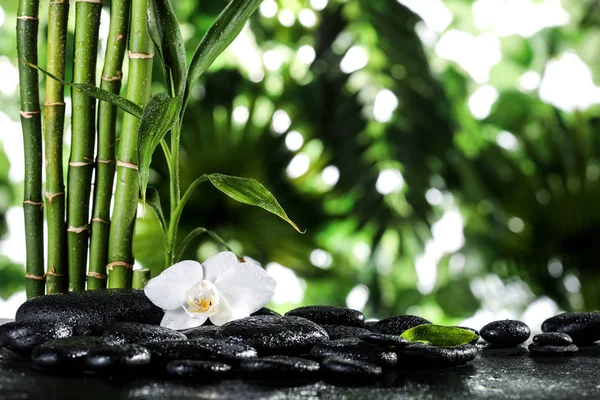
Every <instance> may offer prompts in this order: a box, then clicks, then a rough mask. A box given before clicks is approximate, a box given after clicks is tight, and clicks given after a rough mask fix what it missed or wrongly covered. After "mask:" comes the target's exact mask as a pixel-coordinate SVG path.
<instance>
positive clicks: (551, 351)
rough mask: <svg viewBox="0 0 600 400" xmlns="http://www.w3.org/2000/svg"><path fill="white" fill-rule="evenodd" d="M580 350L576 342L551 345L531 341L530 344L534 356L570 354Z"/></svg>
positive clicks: (530, 350)
mask: <svg viewBox="0 0 600 400" xmlns="http://www.w3.org/2000/svg"><path fill="white" fill-rule="evenodd" d="M578 351H579V348H578V347H577V346H576V345H574V344H569V345H567V346H564V345H560V346H551V345H543V344H540V343H531V344H530V345H529V352H530V353H531V355H532V356H569V355H573V354H575V353H577V352H578Z"/></svg>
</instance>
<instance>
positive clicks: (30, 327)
mask: <svg viewBox="0 0 600 400" xmlns="http://www.w3.org/2000/svg"><path fill="white" fill-rule="evenodd" d="M72 335H73V329H72V328H71V327H70V326H67V325H65V324H63V323H60V322H58V323H47V322H38V321H19V322H9V323H7V324H4V325H2V326H0V342H3V343H4V345H5V346H7V347H8V348H9V349H11V350H13V351H16V352H17V353H21V354H29V353H31V351H32V350H33V349H34V348H35V347H36V346H39V345H40V344H42V343H44V342H46V341H48V340H50V339H59V338H66V337H70V336H72ZM0 347H3V346H0Z"/></svg>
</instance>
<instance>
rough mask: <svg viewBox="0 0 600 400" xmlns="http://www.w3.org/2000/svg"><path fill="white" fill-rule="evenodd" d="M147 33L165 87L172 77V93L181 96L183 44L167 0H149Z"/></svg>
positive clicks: (184, 66) (184, 80)
mask: <svg viewBox="0 0 600 400" xmlns="http://www.w3.org/2000/svg"><path fill="white" fill-rule="evenodd" d="M148 33H149V34H150V38H151V39H152V41H153V42H154V45H155V46H156V51H157V52H158V55H159V56H160V58H161V60H162V65H163V69H164V74H165V80H166V81H167V87H170V86H171V84H170V82H169V81H170V80H171V79H172V80H173V82H172V84H173V86H174V88H175V93H174V94H175V95H177V96H182V95H183V92H184V90H185V82H186V76H187V65H186V56H185V46H184V44H183V39H182V37H181V31H180V30H179V22H178V21H177V17H176V16H175V12H174V11H173V7H172V6H171V3H170V1H169V0H150V1H149V3H148ZM171 77H172V78H171Z"/></svg>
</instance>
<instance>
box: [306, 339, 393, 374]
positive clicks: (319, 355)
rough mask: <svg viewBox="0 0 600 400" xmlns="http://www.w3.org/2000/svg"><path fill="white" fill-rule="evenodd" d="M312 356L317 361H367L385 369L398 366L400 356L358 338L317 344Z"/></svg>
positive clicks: (383, 347) (311, 353)
mask: <svg viewBox="0 0 600 400" xmlns="http://www.w3.org/2000/svg"><path fill="white" fill-rule="evenodd" d="M310 355H311V356H312V357H314V358H315V359H317V360H323V359H325V358H330V357H337V358H346V359H351V360H358V361H365V362H369V363H372V364H377V365H381V366H383V367H391V366H394V365H396V362H397V361H398V356H397V355H396V353H395V352H394V351H392V350H391V349H389V348H387V347H385V346H379V345H376V344H372V343H366V342H363V341H362V340H360V339H358V338H351V339H338V340H329V341H326V342H321V343H317V344H316V345H315V346H314V347H313V348H312V349H311V350H310Z"/></svg>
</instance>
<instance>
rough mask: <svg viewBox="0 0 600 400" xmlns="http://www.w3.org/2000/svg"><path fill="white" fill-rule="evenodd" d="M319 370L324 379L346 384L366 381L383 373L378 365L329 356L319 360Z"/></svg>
mask: <svg viewBox="0 0 600 400" xmlns="http://www.w3.org/2000/svg"><path fill="white" fill-rule="evenodd" d="M321 371H322V372H323V375H324V376H325V378H326V379H328V380H333V381H334V382H340V383H343V384H346V385H347V384H353V383H355V384H356V383H358V384H360V383H368V382H370V381H374V380H376V379H377V378H379V377H380V376H381V375H382V374H383V369H382V368H381V367H380V366H379V365H376V364H373V363H369V362H366V361H360V360H349V359H347V358H338V357H329V358H326V359H324V360H323V361H321Z"/></svg>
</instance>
